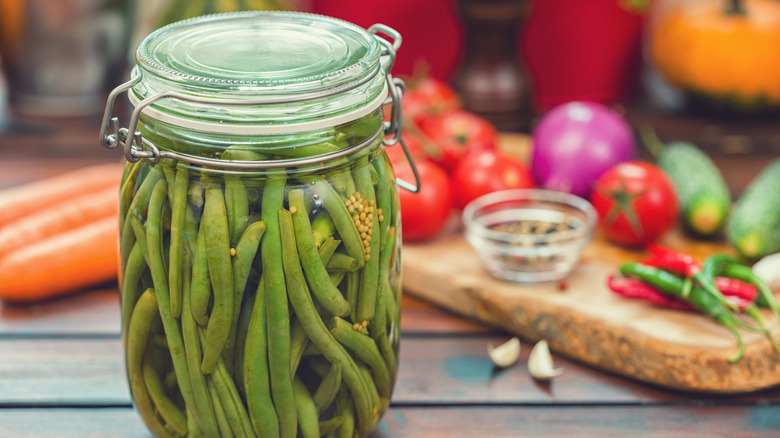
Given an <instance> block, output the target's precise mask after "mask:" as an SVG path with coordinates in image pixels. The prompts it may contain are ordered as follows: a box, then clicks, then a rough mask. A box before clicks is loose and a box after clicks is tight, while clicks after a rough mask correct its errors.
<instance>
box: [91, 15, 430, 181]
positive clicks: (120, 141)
mask: <svg viewBox="0 0 780 438" xmlns="http://www.w3.org/2000/svg"><path fill="white" fill-rule="evenodd" d="M368 32H369V33H370V34H372V35H373V36H374V37H375V38H376V39H377V41H378V42H379V43H380V45H382V47H383V50H382V52H381V54H380V62H382V67H384V70H385V72H386V73H385V82H386V87H387V90H388V95H387V96H386V97H384V98H383V101H384V103H385V104H387V103H389V104H390V105H391V106H390V121H389V122H384V124H383V126H382V127H381V128H380V129H379V130H378V131H377V132H376V133H375V134H374V135H372V136H371V137H370V138H368V139H366V140H364V141H363V142H361V143H358V144H356V145H353V146H351V147H348V148H345V149H342V150H340V151H336V152H332V153H329V154H324V155H319V156H315V157H307V158H296V159H289V160H260V161H227V160H219V159H212V158H203V157H195V156H191V155H186V154H181V153H177V152H173V151H165V150H162V151H161V150H160V149H159V148H158V147H157V146H156V145H154V144H153V143H152V142H150V141H149V140H147V139H145V138H143V136H142V134H141V132H140V131H138V130H136V128H137V127H138V122H139V120H140V116H141V113H142V112H143V110H144V109H145V108H147V107H149V106H150V105H151V104H153V103H155V102H159V101H161V100H163V99H175V100H180V101H187V102H192V103H198V104H207V105H208V104H214V105H228V106H239V105H263V104H274V105H276V104H288V103H296V102H299V101H302V100H307V99H311V98H313V97H311V96H309V97H306V98H305V99H301V98H286V99H285V98H282V99H274V100H273V101H267V100H266V101H246V100H228V99H213V98H203V97H197V96H191V95H185V94H181V93H176V92H163V93H159V94H155V95H153V96H149V97H147V98H145V99H143V100H141V101H140V102H138V103H136V104H135V106H134V109H133V112H132V115H131V117H130V124H129V125H128V128H121V127H120V123H119V119H118V118H117V117H114V116H113V114H112V113H113V108H114V104H115V102H116V99H117V97H118V96H119V95H120V94H122V93H124V92H129V91H130V89H131V88H133V87H134V86H135V85H137V84H138V83H139V82H141V79H142V76H143V75H142V73H141V71H140V70H138V69H137V68H136V69H135V72H136V76H135V77H133V78H132V79H131V80H129V81H127V82H125V83H124V84H122V85H119V86H118V87H116V88H115V89H114V90H113V91H112V92H111V93H110V94H109V97H108V100H107V102H106V108H105V111H104V113H103V121H102V123H101V128H100V144H101V145H102V146H103V147H105V148H108V149H115V148H116V147H117V146H119V145H121V146H122V148H123V149H124V155H125V158H126V159H127V161H128V162H130V163H134V162H137V161H138V160H140V159H146V160H148V161H149V162H151V163H157V162H159V161H160V160H161V159H162V158H171V159H175V160H178V161H183V162H187V163H191V164H196V165H203V166H213V167H218V168H228V169H272V168H283V167H295V166H305V165H310V164H317V163H320V162H323V161H326V160H330V159H335V158H340V157H343V156H347V155H349V154H351V153H352V152H355V151H357V150H360V149H362V148H364V147H367V146H368V145H370V144H372V143H373V142H374V141H376V139H377V138H378V137H379V136H380V135H382V143H383V144H384V145H385V146H388V147H390V146H393V145H395V144H396V143H400V144H401V147H402V148H403V150H404V155H405V157H406V159H407V160H408V161H409V164H410V166H411V169H412V173H413V174H414V178H415V184H414V185H412V184H411V183H409V182H407V181H404V180H402V179H400V178H396V182H397V184H398V185H399V186H400V187H402V188H404V189H406V190H409V191H411V192H413V193H417V192H418V191H419V189H420V176H419V173H418V171H417V167H416V166H415V164H414V159H413V158H412V156H411V154H410V152H409V150H408V148H407V147H406V144H405V142H404V141H403V138H402V136H401V126H402V101H401V100H402V96H403V92H404V82H403V80H401V79H399V78H394V77H393V76H392V74H391V73H390V68H391V67H392V65H393V64H394V63H395V56H396V50H397V49H398V48H399V47H400V45H401V35H400V34H399V33H398V32H397V31H395V30H394V29H392V28H390V27H388V26H385V25H382V24H375V25H373V26H371V27H370V28H369V29H368ZM379 32H381V33H383V34H385V35H387V36H389V37H391V38H392V42H390V41H388V40H386V39H385V38H383V37H381V36H379ZM370 79H371V77H367V78H365V79H363V80H361V81H358V82H356V83H353V84H351V85H350V86H349V87H347V88H341V89H330V90H326V91H325V92H322V93H320V94H318V95H317V96H315V97H314V98H324V97H329V96H332V95H335V94H338V93H343V92H344V91H349V90H350V89H354V88H357V87H359V86H360V85H363V84H364V83H365V82H367V81H368V80H370ZM111 128H113V132H112V133H110V134H109V129H111ZM130 133H132V135H130Z"/></svg>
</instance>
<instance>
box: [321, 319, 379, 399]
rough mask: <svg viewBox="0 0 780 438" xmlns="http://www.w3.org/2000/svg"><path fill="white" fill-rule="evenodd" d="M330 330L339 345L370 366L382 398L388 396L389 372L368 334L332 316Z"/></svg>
mask: <svg viewBox="0 0 780 438" xmlns="http://www.w3.org/2000/svg"><path fill="white" fill-rule="evenodd" d="M330 332H331V334H332V335H333V337H334V338H336V340H337V341H339V342H340V343H341V345H343V346H345V347H346V348H347V350H349V351H351V352H352V353H354V354H355V355H356V356H357V357H358V358H360V360H362V361H363V362H365V363H366V364H367V365H368V366H370V367H371V370H372V371H373V373H374V381H375V382H376V387H377V390H379V393H380V394H381V396H382V397H384V398H390V394H391V392H392V390H393V386H392V383H391V381H390V373H389V371H388V369H387V364H385V361H384V359H382V355H381V354H379V349H378V348H377V346H376V343H375V342H374V340H373V339H371V338H370V337H369V336H368V335H364V334H363V333H360V332H358V331H356V330H353V328H352V324H350V323H348V322H347V321H344V320H343V319H341V318H339V317H337V316H334V317H333V319H331V322H330Z"/></svg>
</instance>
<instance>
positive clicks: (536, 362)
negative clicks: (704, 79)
mask: <svg viewBox="0 0 780 438" xmlns="http://www.w3.org/2000/svg"><path fill="white" fill-rule="evenodd" d="M528 372H529V373H530V374H531V377H533V378H534V379H537V380H545V381H546V380H550V379H552V378H553V377H555V376H559V375H561V374H563V369H562V368H557V369H556V368H554V367H553V360H552V355H551V354H550V347H549V346H548V345H547V341H545V340H541V341H539V342H537V343H536V345H534V348H533V349H532V350H531V354H530V355H529V356H528Z"/></svg>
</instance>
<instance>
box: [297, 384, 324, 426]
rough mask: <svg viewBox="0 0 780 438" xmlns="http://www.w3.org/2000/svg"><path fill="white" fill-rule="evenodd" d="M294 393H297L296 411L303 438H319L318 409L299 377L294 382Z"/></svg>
mask: <svg viewBox="0 0 780 438" xmlns="http://www.w3.org/2000/svg"><path fill="white" fill-rule="evenodd" d="M293 391H294V392H295V409H296V411H297V413H298V425H299V426H300V431H301V436H302V437H303V438H319V437H320V424H319V420H318V418H319V416H318V415H317V407H316V406H314V401H313V400H312V398H311V394H309V390H308V389H306V385H304V384H303V382H302V381H301V379H300V378H299V377H296V378H295V380H294V381H293Z"/></svg>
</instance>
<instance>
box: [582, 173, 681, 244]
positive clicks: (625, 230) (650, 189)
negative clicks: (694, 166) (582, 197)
mask: <svg viewBox="0 0 780 438" xmlns="http://www.w3.org/2000/svg"><path fill="white" fill-rule="evenodd" d="M591 202H592V203H593V207H594V208H595V209H596V211H597V212H598V214H599V222H600V227H601V229H602V230H604V232H605V234H606V237H607V239H609V240H611V241H612V242H615V243H618V244H622V245H627V246H641V245H644V244H647V243H649V242H652V241H653V240H655V239H657V238H658V237H660V236H662V235H663V234H664V233H666V232H667V231H669V230H670V229H671V228H672V227H673V226H674V224H675V222H676V221H677V213H678V203H677V195H676V193H675V191H674V186H673V185H672V182H671V181H670V180H669V178H668V177H667V176H666V174H665V173H664V172H663V171H662V170H661V169H660V168H658V167H656V166H654V165H652V164H650V163H645V162H640V161H629V162H626V163H621V164H618V165H617V166H615V167H613V168H612V169H610V170H608V171H607V172H605V173H604V174H603V175H602V176H601V177H600V178H599V179H598V180H597V181H596V184H595V186H594V188H593V192H592V194H591Z"/></svg>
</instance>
